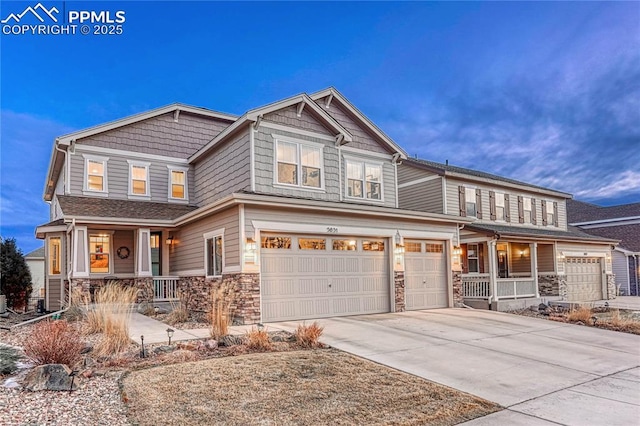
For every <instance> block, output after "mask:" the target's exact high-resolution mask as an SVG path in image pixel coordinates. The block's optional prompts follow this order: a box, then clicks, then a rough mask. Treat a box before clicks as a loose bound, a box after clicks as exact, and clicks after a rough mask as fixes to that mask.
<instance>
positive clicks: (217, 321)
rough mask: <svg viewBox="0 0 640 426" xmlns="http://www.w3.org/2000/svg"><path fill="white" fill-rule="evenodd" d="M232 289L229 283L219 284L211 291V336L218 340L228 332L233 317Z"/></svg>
mask: <svg viewBox="0 0 640 426" xmlns="http://www.w3.org/2000/svg"><path fill="white" fill-rule="evenodd" d="M233 299H234V290H233V287H231V286H229V285H221V286H220V287H218V288H217V289H215V290H214V291H212V292H211V314H210V320H211V337H212V338H213V339H216V340H219V339H220V338H221V337H224V336H226V335H228V334H229V325H230V324H231V320H232V317H233V311H232V306H233Z"/></svg>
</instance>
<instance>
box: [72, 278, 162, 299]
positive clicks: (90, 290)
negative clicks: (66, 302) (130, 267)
mask: <svg viewBox="0 0 640 426" xmlns="http://www.w3.org/2000/svg"><path fill="white" fill-rule="evenodd" d="M111 281H116V282H118V283H120V284H121V285H123V286H135V287H137V288H138V298H137V300H136V303H141V302H143V301H152V300H153V281H152V279H151V278H124V279H113V280H107V281H105V280H104V279H102V278H72V279H71V286H70V288H71V291H72V292H73V291H74V290H79V292H80V295H81V296H82V297H86V298H87V299H88V300H93V295H94V294H95V292H96V291H97V290H98V289H100V288H101V287H102V286H104V285H105V284H107V283H109V282H111ZM77 295H78V293H75V294H74V293H72V297H74V296H76V297H77Z"/></svg>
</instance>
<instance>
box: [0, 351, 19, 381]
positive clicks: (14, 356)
mask: <svg viewBox="0 0 640 426" xmlns="http://www.w3.org/2000/svg"><path fill="white" fill-rule="evenodd" d="M20 358H22V356H21V355H20V352H19V351H18V349H16V348H14V347H11V346H7V345H3V344H1V343H0V376H3V375H7V374H11V373H13V372H14V371H16V370H17V369H18V365H17V363H18V361H20Z"/></svg>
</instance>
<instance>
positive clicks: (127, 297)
mask: <svg viewBox="0 0 640 426" xmlns="http://www.w3.org/2000/svg"><path fill="white" fill-rule="evenodd" d="M137 293H138V290H137V289H136V288H135V287H125V286H122V285H120V284H119V283H117V282H113V281H111V282H109V283H107V284H106V285H105V286H104V287H102V288H101V289H99V290H97V291H96V292H95V301H96V303H95V305H93V306H92V305H90V304H89V303H88V301H85V306H86V308H87V332H88V333H102V339H101V340H100V342H98V344H97V345H96V346H95V348H94V351H95V352H96V354H98V355H110V354H117V353H120V352H122V351H123V350H124V349H125V348H126V347H127V346H128V345H129V343H130V339H129V321H130V319H131V308H132V304H133V303H134V302H135V301H136V296H137Z"/></svg>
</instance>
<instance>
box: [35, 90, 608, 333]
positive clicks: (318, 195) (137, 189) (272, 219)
mask: <svg viewBox="0 0 640 426" xmlns="http://www.w3.org/2000/svg"><path fill="white" fill-rule="evenodd" d="M407 161H408V160H407V156H406V154H405V152H404V151H403V150H402V148H400V147H399V146H398V145H397V144H396V143H395V142H394V141H392V140H391V139H390V138H389V137H388V136H386V135H385V134H384V133H383V132H382V131H381V130H380V129H378V128H377V127H376V126H375V125H374V124H373V123H372V122H371V121H369V120H368V119H367V118H366V117H365V116H364V115H363V114H362V113H361V112H360V111H358V110H357V109H356V108H355V107H354V106H353V105H352V104H351V103H350V102H349V101H348V100H347V99H346V98H344V96H342V95H341V94H340V93H339V92H338V91H336V90H335V89H333V88H329V89H326V90H323V91H321V92H318V93H315V94H312V95H307V94H301V95H297V96H293V97H291V98H287V99H284V100H281V101H278V102H275V103H272V104H269V105H266V106H264V107H260V108H256V109H253V110H250V111H247V112H246V113H244V114H243V115H242V116H240V117H237V116H233V115H229V114H222V113H218V112H214V111H210V110H206V109H201V108H195V107H190V106H186V105H180V104H175V105H170V106H167V107H164V108H159V109H156V110H152V111H149V112H146V113H143V114H138V115H135V116H131V117H127V118H124V119H122V120H118V121H115V122H111V123H106V124H103V125H100V126H96V127H93V128H90V129H86V130H82V131H79V132H75V133H72V134H69V135H65V136H61V137H59V138H57V139H56V141H55V146H54V149H53V150H52V156H51V160H50V165H49V170H48V174H47V180H46V187H45V193H44V199H45V200H46V201H47V202H49V203H50V205H51V217H50V222H49V223H47V224H44V225H41V226H39V227H38V228H37V229H36V235H37V236H38V238H42V239H45V248H46V257H47V259H48V263H47V271H46V279H45V281H46V288H47V292H46V294H47V309H48V310H56V309H60V308H61V307H63V306H64V303H65V302H64V301H65V300H66V298H67V295H68V294H69V291H70V288H79V289H81V290H82V291H83V292H85V293H90V292H91V291H92V289H95V288H97V287H99V286H101V285H103V284H104V283H105V282H107V281H108V280H110V279H114V278H117V279H118V280H120V281H121V282H122V283H124V284H128V285H134V286H137V287H138V288H139V300H140V301H142V300H146V301H153V300H155V301H157V300H166V299H173V298H175V297H176V295H177V291H178V290H182V291H183V295H184V297H185V298H186V299H187V300H188V302H189V303H190V307H191V308H192V309H196V310H209V308H210V305H211V298H210V294H211V291H212V290H214V289H217V288H219V287H221V286H229V287H232V288H233V289H234V308H235V317H236V320H237V321H239V322H242V323H249V324H250V323H257V322H260V321H263V322H268V321H280V320H297V319H306V318H319V317H330V316H344V315H355V314H365V313H379V312H400V311H404V310H412V309H431V308H440V307H452V306H461V305H462V303H463V299H462V295H463V289H462V276H461V272H462V271H461V268H460V262H459V257H458V255H457V254H455V255H454V247H458V246H459V234H458V233H459V229H460V228H464V229H462V231H461V234H460V236H461V237H465V238H466V237H467V232H468V229H469V227H470V226H471V225H472V224H474V223H475V222H478V219H477V218H471V217H465V216H464V215H458V214H457V207H456V210H455V211H454V212H451V211H449V212H447V210H445V209H440V210H439V211H433V210H434V209H432V208H431V207H430V206H426V207H425V208H424V209H422V208H419V209H417V210H416V209H415V206H413V205H408V206H404V205H403V204H404V203H403V202H400V199H401V198H402V197H401V190H399V188H401V187H399V186H398V175H399V173H400V170H402V167H403V166H401V164H403V162H407ZM547 192H548V193H549V194H550V195H549V200H551V199H554V200H555V199H558V200H564V198H563V197H565V194H562V195H558V194H559V193H556V192H554V191H547ZM554 197H555V198H554ZM559 204H560V203H559ZM559 208H561V209H562V214H564V202H562V206H561V207H560V206H559ZM548 209H549V211H550V212H552V211H554V210H553V205H552V204H549V206H548ZM436 210H438V209H436ZM452 213H454V214H452ZM487 214H488V212H487ZM553 221H554V220H552V222H553ZM562 221H563V222H562V223H563V225H562V226H563V227H566V224H565V222H564V219H562ZM478 226H479V225H478ZM559 232H562V231H559ZM478 235H479V236H480V235H482V234H478ZM563 235H564V234H563ZM581 235H582V234H581ZM576 238H577V240H576V241H579V243H578V244H577V246H576V250H578V248H579V249H580V250H582V249H584V248H585V247H588V248H589V254H590V256H588V257H586V258H585V259H595V261H597V262H599V261H600V258H601V257H600V256H606V255H607V253H609V252H610V251H609V250H608V247H609V245H608V244H603V243H602V239H598V238H596V237H585V240H584V241H587V243H582V241H583V240H581V239H580V238H578V237H576ZM485 240H487V241H488V240H490V239H489V238H485ZM525 240H526V238H525ZM527 241H528V240H527ZM545 241H546V240H545ZM572 242H573V243H575V241H574V240H572ZM591 242H593V244H591ZM567 244H569V245H568V246H567V248H564V247H563V248H562V249H563V250H566V251H567V252H571V253H572V250H573V249H574V246H573V245H571V244H572V243H571V242H570V243H567ZM554 247H555V245H554ZM467 249H468V248H467ZM541 250H542V251H544V250H543V249H542V248H541ZM592 252H593V253H592ZM572 256H573V255H572ZM560 263H561V264H562V265H564V261H563V262H560ZM598 265H600V263H598ZM554 268H555V261H554ZM554 270H555V269H554ZM558 273H561V271H559V272H558ZM556 287H557V286H556ZM501 288H502V287H501ZM534 290H535V289H534ZM534 290H532V291H528V293H532V294H531V296H532V297H535V295H536V294H533V293H535V292H537V290H535V291H534ZM518 295H519V296H520V293H518ZM598 296H599V298H602V297H605V298H606V297H608V291H607V290H606V289H602V290H601V292H600V293H599V294H598ZM534 300H535V299H534Z"/></svg>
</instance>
